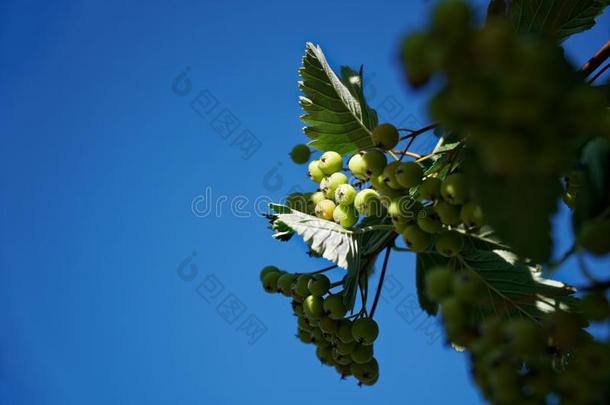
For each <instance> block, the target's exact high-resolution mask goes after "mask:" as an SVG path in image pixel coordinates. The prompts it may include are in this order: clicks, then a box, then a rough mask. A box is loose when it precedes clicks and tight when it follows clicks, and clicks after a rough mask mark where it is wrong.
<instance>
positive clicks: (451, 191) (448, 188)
mask: <svg viewBox="0 0 610 405" xmlns="http://www.w3.org/2000/svg"><path fill="white" fill-rule="evenodd" d="M468 191H469V189H468V181H467V179H466V176H465V175H463V174H462V173H454V174H451V175H449V176H447V178H446V179H445V181H443V183H442V184H441V196H442V197H443V199H444V200H445V201H447V202H448V203H449V204H453V205H462V204H464V203H465V202H466V200H467V199H468V194H469V193H468Z"/></svg>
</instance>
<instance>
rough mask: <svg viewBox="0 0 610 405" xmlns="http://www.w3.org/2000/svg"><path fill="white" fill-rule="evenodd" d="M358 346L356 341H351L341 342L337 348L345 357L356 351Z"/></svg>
mask: <svg viewBox="0 0 610 405" xmlns="http://www.w3.org/2000/svg"><path fill="white" fill-rule="evenodd" d="M356 346H357V343H356V342H354V341H351V342H349V343H344V342H342V341H341V340H339V341H338V342H337V343H336V344H335V348H336V349H337V351H338V352H339V353H341V354H344V355H349V354H351V353H352V352H353V351H354V349H355V348H356Z"/></svg>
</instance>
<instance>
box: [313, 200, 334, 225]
mask: <svg viewBox="0 0 610 405" xmlns="http://www.w3.org/2000/svg"><path fill="white" fill-rule="evenodd" d="M335 207H336V205H335V203H334V202H332V201H331V200H322V201H320V202H319V203H318V204H316V209H315V213H316V216H317V217H318V218H322V219H326V220H327V221H332V219H333V212H334V211H335Z"/></svg>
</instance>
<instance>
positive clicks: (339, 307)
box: [324, 294, 347, 320]
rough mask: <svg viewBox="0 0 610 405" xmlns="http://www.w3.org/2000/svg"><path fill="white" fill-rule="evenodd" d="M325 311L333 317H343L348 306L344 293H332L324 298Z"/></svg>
mask: <svg viewBox="0 0 610 405" xmlns="http://www.w3.org/2000/svg"><path fill="white" fill-rule="evenodd" d="M324 312H325V313H326V314H327V315H328V317H329V318H332V319H338V320H340V319H343V317H344V316H345V313H346V312H347V308H346V306H345V304H344V303H343V294H330V295H329V296H328V297H326V299H324Z"/></svg>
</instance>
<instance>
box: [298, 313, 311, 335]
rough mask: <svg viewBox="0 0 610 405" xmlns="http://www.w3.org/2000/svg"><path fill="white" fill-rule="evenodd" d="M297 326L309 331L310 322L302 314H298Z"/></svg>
mask: <svg viewBox="0 0 610 405" xmlns="http://www.w3.org/2000/svg"><path fill="white" fill-rule="evenodd" d="M297 325H298V328H299V329H301V330H306V331H307V332H311V324H310V323H309V321H308V320H307V318H305V317H304V316H299V317H298V319H297Z"/></svg>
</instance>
